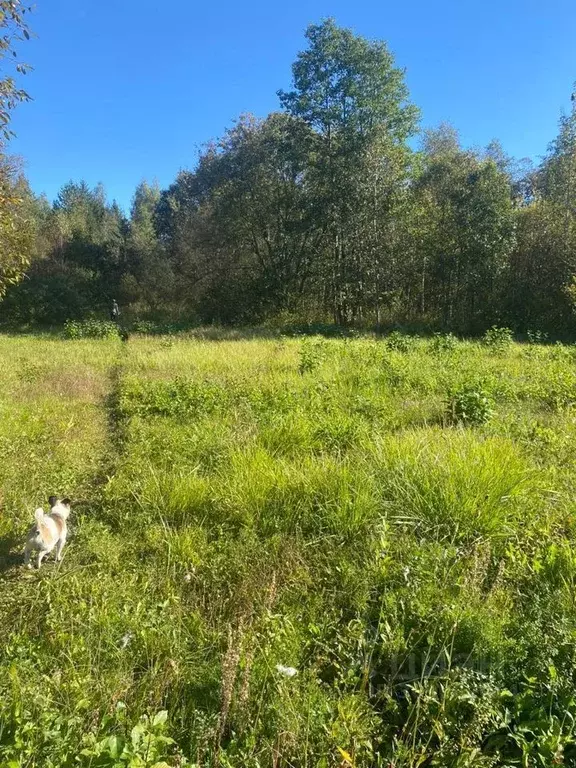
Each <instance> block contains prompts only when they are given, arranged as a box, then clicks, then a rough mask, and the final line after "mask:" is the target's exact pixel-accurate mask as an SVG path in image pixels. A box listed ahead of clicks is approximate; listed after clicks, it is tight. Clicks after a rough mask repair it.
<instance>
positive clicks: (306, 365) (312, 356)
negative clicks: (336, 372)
mask: <svg viewBox="0 0 576 768" xmlns="http://www.w3.org/2000/svg"><path fill="white" fill-rule="evenodd" d="M325 355H326V346H325V344H324V343H323V342H322V341H321V340H319V339H316V340H314V341H308V340H306V341H304V342H303V343H302V346H301V347H300V364H299V366H298V371H299V372H300V373H301V374H305V373H311V372H312V371H315V370H316V368H318V366H319V365H320V364H321V363H322V361H323V360H324V357H325Z"/></svg>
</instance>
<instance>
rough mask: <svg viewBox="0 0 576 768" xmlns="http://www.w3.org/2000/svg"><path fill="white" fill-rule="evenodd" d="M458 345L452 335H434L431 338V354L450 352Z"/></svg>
mask: <svg viewBox="0 0 576 768" xmlns="http://www.w3.org/2000/svg"><path fill="white" fill-rule="evenodd" d="M457 345H458V339H457V338H456V336H454V334H453V333H435V334H434V336H433V337H432V344H431V347H432V352H435V353H440V352H451V351H452V350H453V349H455V348H456V346H457Z"/></svg>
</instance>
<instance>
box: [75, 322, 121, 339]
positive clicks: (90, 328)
mask: <svg viewBox="0 0 576 768" xmlns="http://www.w3.org/2000/svg"><path fill="white" fill-rule="evenodd" d="M115 336H118V326H117V325H116V324H115V323H112V322H111V321H110V320H83V321H79V320H67V321H66V323H65V324H64V338H66V339H111V338H114V337H115Z"/></svg>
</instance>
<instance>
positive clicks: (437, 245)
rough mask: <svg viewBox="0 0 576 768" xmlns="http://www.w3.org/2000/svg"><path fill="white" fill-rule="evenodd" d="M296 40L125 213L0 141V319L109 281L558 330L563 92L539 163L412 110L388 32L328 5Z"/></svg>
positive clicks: (211, 305) (266, 311) (562, 285)
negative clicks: (224, 118)
mask: <svg viewBox="0 0 576 768" xmlns="http://www.w3.org/2000/svg"><path fill="white" fill-rule="evenodd" d="M306 40H307V44H306V47H305V49H304V50H303V51H302V52H300V53H299V54H298V56H297V57H296V60H295V62H294V64H293V66H292V85H291V88H290V90H287V91H284V90H280V91H278V98H279V109H278V111H275V112H273V113H271V114H269V115H268V116H266V117H264V118H259V117H255V116H253V115H241V116H240V117H239V118H238V119H237V120H236V121H235V122H234V124H233V125H232V127H230V128H228V129H227V130H225V131H224V133H223V135H222V136H221V137H220V138H219V139H215V140H214V141H211V142H210V143H208V144H207V145H206V146H205V147H204V148H203V150H202V151H201V152H200V154H199V157H198V158H197V159H196V160H195V159H194V158H182V163H183V166H184V167H185V166H186V165H187V164H189V165H190V169H189V170H182V171H181V172H180V173H179V174H178V175H177V177H176V179H175V180H174V181H173V183H172V184H171V185H170V186H169V187H168V188H167V189H160V188H159V187H158V185H157V184H154V183H151V182H147V181H142V182H141V183H140V184H139V185H138V186H137V188H136V190H135V192H134V195H133V200H132V205H131V209H130V211H129V213H128V215H126V213H125V212H124V211H123V210H122V209H121V208H120V207H119V206H118V205H117V204H116V202H114V201H112V202H110V201H109V200H108V199H107V196H106V192H105V189H104V187H103V186H101V185H98V186H97V187H95V188H91V187H90V186H89V185H88V184H86V183H85V182H84V181H82V180H80V181H69V182H67V183H65V184H64V186H62V188H61V190H60V193H59V194H58V196H57V198H56V200H54V202H53V203H51V202H50V201H49V200H48V199H47V198H46V197H44V196H37V195H35V194H33V193H32V191H31V189H30V187H29V186H28V183H27V181H26V178H25V176H24V175H23V174H22V173H21V170H20V166H19V165H18V163H17V162H16V161H15V160H14V159H13V158H10V157H9V156H7V155H3V156H2V166H1V169H0V171H1V173H0V176H1V184H0V186H2V188H3V192H2V194H3V195H4V197H7V198H10V199H11V200H12V201H13V203H12V205H11V206H9V209H8V213H9V215H10V217H11V221H12V223H13V226H12V228H11V230H10V235H9V237H8V239H7V238H6V237H5V238H4V240H5V243H4V245H5V247H4V255H3V257H2V264H1V266H0V289H1V292H2V293H4V294H5V295H4V298H3V301H2V303H1V304H0V316H1V320H2V321H3V322H4V323H8V324H12V325H31V324H32V325H57V324H61V323H62V322H64V321H66V320H77V319H86V318H88V317H100V316H103V315H105V314H107V312H108V310H109V307H110V303H111V301H112V300H113V299H116V300H117V301H118V302H119V304H120V306H121V308H122V312H123V316H124V317H126V318H132V319H149V320H157V321H161V320H162V321H184V322H190V323H219V324H224V325H227V324H244V325H245V324H256V323H262V322H268V321H271V322H277V321H284V322H287V323H290V322H309V323H312V322H328V323H336V324H339V325H341V324H351V325H358V326H361V327H377V326H383V327H386V326H387V327H390V326H391V325H394V324H398V325H401V326H406V327H414V328H418V329H423V328H429V329H436V330H445V331H453V332H456V333H461V334H478V333H481V332H483V331H484V330H486V329H487V328H489V327H491V326H493V325H504V326H507V327H510V328H512V329H513V330H515V331H516V332H518V333H526V332H527V331H531V332H535V331H538V332H540V333H547V334H551V335H554V336H556V337H559V338H562V337H567V336H570V335H571V334H572V333H574V331H575V330H576V322H575V320H576V318H575V313H574V307H575V301H576V105H575V106H574V107H573V108H572V111H571V112H570V113H569V114H564V115H561V116H560V118H559V129H558V135H557V136H556V137H555V138H552V137H551V138H552V141H551V143H550V145H549V148H548V151H547V153H546V155H545V156H544V157H543V158H542V159H541V161H540V162H539V163H538V164H533V163H532V162H531V161H530V160H527V159H522V160H517V159H515V158H512V157H509V156H507V155H506V153H505V152H504V150H503V148H502V146H501V144H500V143H499V142H498V141H497V140H494V141H492V142H491V143H490V144H489V145H488V146H487V147H485V148H465V147H463V146H462V145H461V143H460V141H459V137H458V133H457V131H456V130H455V129H454V128H453V127H451V126H450V125H440V126H439V127H437V128H433V129H426V130H422V129H421V127H420V114H419V110H418V107H417V106H416V105H414V104H413V103H412V102H411V100H410V94H409V92H408V88H407V85H406V81H405V72H404V71H403V70H401V69H400V68H398V67H397V66H396V64H395V62H394V59H393V56H392V55H391V53H390V51H389V49H388V47H387V45H386V44H385V43H384V42H381V41H371V40H368V39H365V38H363V37H361V36H358V35H356V34H354V33H353V32H352V31H350V30H348V29H345V28H341V27H339V26H338V25H337V24H336V23H335V22H334V21H333V20H326V21H323V22H322V23H320V24H315V25H311V26H310V27H309V28H308V29H307V31H306ZM573 103H574V102H573ZM5 213H6V211H5Z"/></svg>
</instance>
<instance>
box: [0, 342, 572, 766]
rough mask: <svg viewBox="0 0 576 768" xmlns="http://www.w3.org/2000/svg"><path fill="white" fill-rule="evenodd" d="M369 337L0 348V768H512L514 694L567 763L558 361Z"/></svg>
mask: <svg viewBox="0 0 576 768" xmlns="http://www.w3.org/2000/svg"><path fill="white" fill-rule="evenodd" d="M211 336H212V337H216V338H212V339H211V338H210V337H211ZM268 336H269V335H268ZM223 337H224V338H223ZM395 344H396V342H395ZM393 346H394V345H393V344H387V343H386V341H383V340H382V339H378V338H376V337H368V336H367V337H363V338H357V339H352V340H350V339H329V340H327V339H323V338H320V337H318V338H312V339H304V340H302V339H297V338H290V339H287V338H272V337H263V338H257V337H251V338H242V336H241V334H240V333H239V332H229V333H228V332H226V333H224V332H216V331H214V330H212V331H205V332H197V333H196V334H194V335H188V336H166V337H155V338H154V337H150V338H146V337H137V336H136V337H132V338H131V339H130V341H129V342H128V343H122V342H121V341H119V340H115V339H110V340H101V341H62V340H57V339H48V338H44V339H42V338H34V337H6V336H3V337H0V363H1V364H2V369H3V371H5V374H4V375H3V378H2V380H1V381H0V415H1V419H0V449H1V452H2V453H1V455H2V462H1V464H0V477H1V479H2V500H1V501H2V508H1V509H2V517H1V518H0V537H1V541H2V544H1V548H0V567H1V572H0V578H1V579H2V589H1V592H0V612H1V615H2V624H1V626H0V640H1V647H0V765H7V766H11V768H12V765H14V766H16V765H21V766H31V767H32V766H33V767H34V768H36V767H38V768H40V767H42V768H44V767H45V766H47V767H48V768H50V766H64V765H74V764H76V765H85V766H109V767H110V768H112V766H119V765H134V766H136V765H150V766H153V765H155V764H158V765H162V762H161V761H162V760H164V761H165V763H167V764H168V765H169V766H173V768H176V766H181V765H185V764H187V763H186V762H185V761H184V757H186V758H187V759H188V760H189V764H191V765H198V766H211V765H216V764H220V765H223V764H224V765H230V766H254V768H256V767H257V766H258V767H260V766H277V765H284V766H288V765H298V766H312V765H314V766H341V765H348V764H350V761H351V762H352V763H353V764H355V765H357V766H373V765H376V766H378V765H379V766H383V765H394V766H395V767H396V768H398V766H417V765H423V764H425V763H424V762H423V761H425V760H432V759H434V760H437V762H436V763H434V762H428V763H427V764H430V765H435V764H436V765H454V766H456V765H458V766H461V765H462V766H463V765H466V766H476V765H478V766H480V765H482V766H488V765H494V766H495V765H522V764H523V763H522V762H521V761H522V760H524V755H523V752H522V750H523V749H525V750H527V749H528V746H526V745H522V744H518V743H517V742H514V739H512V737H511V736H510V738H508V736H509V735H510V734H509V731H507V730H506V729H507V728H508V726H507V725H506V710H507V707H508V708H509V707H510V706H511V705H510V702H509V701H508V700H507V699H506V696H507V694H506V693H505V692H506V690H508V689H509V688H515V689H517V690H519V691H520V692H522V691H524V690H525V689H526V687H527V686H528V688H529V689H530V691H531V693H530V696H531V697H532V699H531V700H532V701H533V702H536V703H534V707H536V708H537V707H538V706H540V705H539V704H538V702H544V703H545V706H544V704H543V705H542V706H544V710H543V711H544V712H545V713H546V714H545V715H544V716H543V717H544V720H545V725H542V730H543V732H544V731H545V730H546V728H548V727H550V728H552V729H554V728H556V730H557V733H558V734H559V735H558V738H559V739H564V742H563V743H565V745H566V749H568V745H569V736H568V731H567V726H565V725H563V723H565V722H567V721H566V720H565V719H564V720H563V719H562V717H561V716H560V715H558V718H559V719H558V721H556V720H554V718H555V717H556V716H557V715H556V713H560V712H562V711H564V712H565V711H572V710H571V709H570V707H572V705H571V704H570V694H569V684H568V683H569V681H570V680H571V677H572V675H573V674H574V673H576V666H575V665H574V663H573V653H572V651H571V648H572V645H573V637H574V632H575V631H576V607H575V605H574V600H573V594H574V590H573V586H574V581H575V579H576V560H575V558H574V557H573V555H572V554H571V553H572V546H573V539H574V531H575V527H574V523H573V519H572V513H573V490H572V489H573V481H574V458H573V457H574V455H576V454H575V452H574V448H575V447H576V426H575V423H576V422H575V420H574V415H573V414H574V411H573V407H572V403H573V402H575V403H576V383H575V382H576V379H575V377H574V360H575V358H574V354H573V349H572V348H571V347H568V346H538V345H531V346H524V345H519V344H515V345H512V346H511V347H510V348H509V349H507V350H505V351H499V350H495V349H491V348H489V347H487V346H483V345H481V344H479V343H475V342H469V341H459V342H457V343H456V344H455V345H453V348H445V349H444V348H442V345H440V344H438V343H437V342H435V341H434V340H431V339H408V340H407V341H405V342H404V341H403V342H402V344H401V345H400V346H401V347H402V349H399V348H391V347H393ZM396 346H398V345H397V344H396ZM448 346H450V345H448ZM462 386H470V387H475V386H478V387H482V388H483V389H486V390H487V391H489V392H490V394H491V397H492V398H493V401H494V414H493V416H492V418H491V419H490V420H489V421H488V422H487V423H485V424H483V425H482V426H477V427H466V426H465V425H462V424H454V423H452V422H451V421H450V419H449V418H448V411H447V409H448V399H449V395H450V392H453V391H454V390H456V389H457V388H459V387H462ZM51 493H60V494H66V495H69V496H71V497H72V498H73V499H75V500H76V504H75V505H74V514H73V517H72V520H71V529H72V537H71V540H70V542H69V545H68V546H67V548H66V549H65V558H64V561H63V563H62V565H60V566H56V565H55V564H54V563H52V562H51V561H50V560H48V561H47V563H46V566H45V567H43V569H42V570H41V571H40V572H39V573H36V572H32V573H28V572H25V571H24V570H23V569H22V568H21V566H20V563H19V553H20V551H21V547H22V543H23V536H24V533H25V530H26V527H27V526H28V525H29V524H30V523H31V522H32V519H33V510H34V508H35V507H36V506H38V505H39V504H45V503H46V499H47V496H48V495H49V494H51ZM277 665H281V668H286V667H288V668H289V667H294V668H295V669H297V674H296V675H295V676H293V677H287V676H285V675H284V674H283V673H282V672H279V671H278V669H277ZM471 666H473V667H474V671H473V672H471V671H470V667H471ZM552 669H553V671H551V670H552ZM527 676H528V677H529V678H530V679H531V681H532V682H529V683H527V682H526V678H527ZM526 695H528V694H526ZM550 697H552V698H550ZM442 702H443V703H442ZM163 710H167V711H168V719H167V722H166V723H164V716H159V717H158V719H157V721H156V724H154V723H153V718H154V716H155V715H156V714H157V713H158V712H160V711H163ZM143 715H146V716H149V718H150V719H149V720H146V721H145V722H144V721H141V720H140V718H141V717H142V716H143ZM517 717H518V718H520V719H521V718H522V717H524V715H522V714H521V713H520V714H518V715H517ZM529 717H531V715H529V713H527V714H526V715H525V719H527V720H528V719H529ZM546 718H547V719H546ZM544 720H543V721H542V722H544ZM137 723H140V724H139V726H138V727H139V728H140V729H141V730H142V732H143V733H144V735H143V736H142V737H138V738H139V739H140V741H138V743H137V744H132V746H131V747H130V749H132V750H133V752H134V755H132V756H130V755H128V752H125V756H124V758H120V757H118V754H120V753H121V752H122V749H124V741H123V740H124V739H125V738H128V742H129V743H130V744H131V743H132V742H131V741H130V731H131V728H132V727H133V726H134V725H135V724H137ZM502 729H504V730H503V731H502V733H504V736H503V737H502V738H501V739H500V742H499V746H498V747H497V748H494V749H493V748H492V747H490V749H488V747H485V746H483V745H485V744H487V743H489V736H490V734H491V733H496V732H500V731H501V730H502ZM166 734H168V735H170V737H171V738H173V739H175V741H176V743H168V742H165V741H163V738H164V736H165V735H166ZM507 734H508V735H507ZM540 739H541V740H544V736H542V737H541V735H540V732H538V734H536V736H535V737H534V739H532V742H531V744H534V743H535V744H540V741H539V740H540ZM527 743H528V742H527ZM514 744H516V745H515V746H514ZM143 745H144V746H143ZM457 745H459V746H458V747H457ZM456 748H458V750H460V752H459V754H461V756H462V760H463V761H464V762H459V763H458V762H454V760H453V755H454V754H455V752H454V750H456ZM538 748H539V749H540V747H538ZM126 749H128V747H126ZM530 749H534V746H531V747H530ZM542 749H544V747H542ZM490 750H491V751H490ZM527 754H528V753H527ZM542 754H543V753H542ZM347 756H348V757H347ZM129 759H131V760H133V761H134V762H132V763H130V762H129ZM454 759H455V758H454ZM138 760H140V762H138ZM218 761H220V762H219V763H218ZM451 761H452V762H451ZM524 764H528V763H524Z"/></svg>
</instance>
